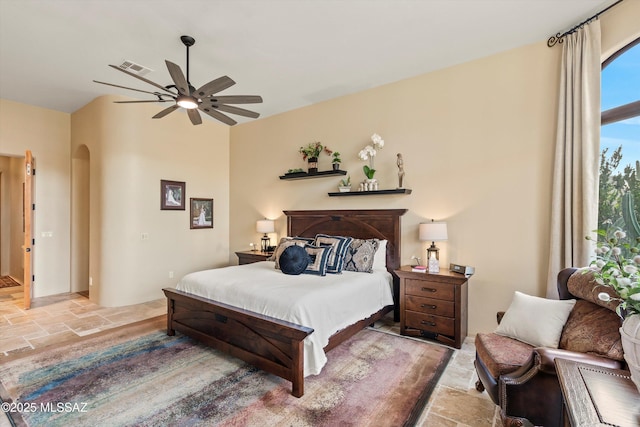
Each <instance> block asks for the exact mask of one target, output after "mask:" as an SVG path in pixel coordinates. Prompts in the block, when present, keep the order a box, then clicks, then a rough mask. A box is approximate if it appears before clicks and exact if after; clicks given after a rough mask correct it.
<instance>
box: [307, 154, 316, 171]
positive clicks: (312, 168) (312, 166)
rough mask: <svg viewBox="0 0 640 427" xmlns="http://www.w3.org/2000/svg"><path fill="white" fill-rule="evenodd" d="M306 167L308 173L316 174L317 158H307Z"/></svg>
mask: <svg viewBox="0 0 640 427" xmlns="http://www.w3.org/2000/svg"><path fill="white" fill-rule="evenodd" d="M307 167H308V172H309V173H318V158H317V157H309V159H308V160H307Z"/></svg>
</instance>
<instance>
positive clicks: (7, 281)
mask: <svg viewBox="0 0 640 427" xmlns="http://www.w3.org/2000/svg"><path fill="white" fill-rule="evenodd" d="M12 286H20V283H18V282H16V281H15V280H13V278H12V277H11V276H0V288H10V287H12Z"/></svg>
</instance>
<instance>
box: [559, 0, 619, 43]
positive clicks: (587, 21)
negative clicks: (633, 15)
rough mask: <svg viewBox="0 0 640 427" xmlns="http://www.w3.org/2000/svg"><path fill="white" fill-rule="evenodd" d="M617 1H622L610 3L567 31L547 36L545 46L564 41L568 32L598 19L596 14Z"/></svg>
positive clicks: (601, 12) (570, 32)
mask: <svg viewBox="0 0 640 427" xmlns="http://www.w3.org/2000/svg"><path fill="white" fill-rule="evenodd" d="M618 3H622V0H618V1H617V2H615V3H613V4H612V5H610V6H609V7H607V8H606V9H604V10H601V11H600V12H598V13H596V14H595V15H593V16H592V17H591V18H588V19H586V20H584V21H582V22H581V23H579V24H578V25H576V26H575V27H573V28H572V29H570V30H569V31H565V32H564V33H562V34H560V33H558V34H556V35H555V36H551V37H549V40H547V46H549V47H553V46H555V45H556V43H562V42H564V38H565V37H566V36H568V35H569V34H573V33H575V32H576V31H577V30H578V28H583V27H584V25H585V24H588V23H590V22H591V21H593V20H594V19H598V16H600V15H602V14H603V13H605V12H606V11H607V10H609V9H611V8H612V7H613V6H615V5H617V4H618Z"/></svg>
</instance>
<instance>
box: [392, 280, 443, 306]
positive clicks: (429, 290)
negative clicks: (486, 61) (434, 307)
mask: <svg viewBox="0 0 640 427" xmlns="http://www.w3.org/2000/svg"><path fill="white" fill-rule="evenodd" d="M404 286H405V293H406V294H407V295H416V296H420V297H425V298H435V299H440V300H446V301H453V298H454V292H455V289H454V287H453V286H451V285H450V284H448V283H438V282H429V281H426V280H415V279H405V282H404Z"/></svg>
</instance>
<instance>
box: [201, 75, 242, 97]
mask: <svg viewBox="0 0 640 427" xmlns="http://www.w3.org/2000/svg"><path fill="white" fill-rule="evenodd" d="M234 84H236V82H234V81H233V80H231V78H229V77H228V76H222V77H218V78H217V79H215V80H211V81H210V82H209V83H207V84H205V85H204V86H201V87H199V88H198V89H197V90H196V91H195V92H194V95H195V96H197V97H198V98H200V99H202V98H206V97H208V96H211V95H213V94H214V93H218V92H220V91H223V90H225V89H227V88H229V87H231V86H233V85H234Z"/></svg>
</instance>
